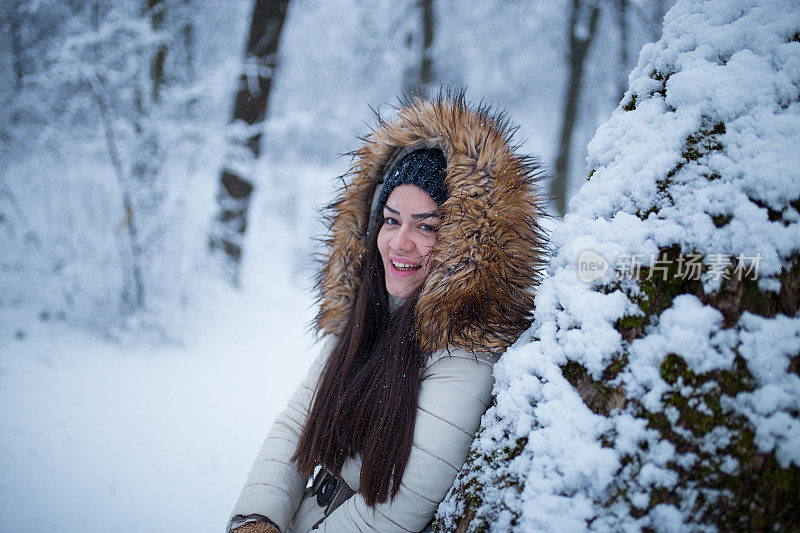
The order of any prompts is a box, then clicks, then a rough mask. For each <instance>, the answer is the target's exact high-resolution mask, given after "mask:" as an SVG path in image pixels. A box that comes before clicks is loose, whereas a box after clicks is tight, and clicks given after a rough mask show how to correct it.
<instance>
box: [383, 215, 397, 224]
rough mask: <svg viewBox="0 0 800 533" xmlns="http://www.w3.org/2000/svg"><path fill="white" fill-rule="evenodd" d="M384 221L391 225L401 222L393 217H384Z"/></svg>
mask: <svg viewBox="0 0 800 533" xmlns="http://www.w3.org/2000/svg"><path fill="white" fill-rule="evenodd" d="M383 223H384V224H390V225H394V224H399V222H397V220H396V219H394V218H392V217H383Z"/></svg>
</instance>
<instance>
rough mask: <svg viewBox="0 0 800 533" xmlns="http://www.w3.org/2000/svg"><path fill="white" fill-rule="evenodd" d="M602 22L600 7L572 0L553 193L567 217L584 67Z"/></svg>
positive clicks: (585, 1) (593, 3)
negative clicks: (565, 89) (575, 131)
mask: <svg viewBox="0 0 800 533" xmlns="http://www.w3.org/2000/svg"><path fill="white" fill-rule="evenodd" d="M599 18H600V4H599V3H597V2H592V1H590V0H572V6H571V8H570V14H569V25H568V27H567V32H568V35H569V80H568V82H567V91H566V94H565V95H564V114H563V119H562V122H561V136H560V138H559V144H558V157H557V158H556V178H555V179H554V180H553V185H552V188H551V190H550V193H551V195H552V196H553V197H554V199H555V202H556V210H557V211H558V213H559V214H560V215H562V216H563V215H564V213H565V212H566V208H567V190H568V187H567V184H568V180H569V160H570V155H571V152H572V150H571V148H572V134H573V131H574V129H575V122H576V120H577V116H578V104H579V100H580V95H581V89H582V87H581V83H582V81H583V74H584V63H585V60H586V55H587V53H588V52H589V47H590V46H591V45H592V41H593V40H594V37H595V30H596V29H597V20H598V19H599Z"/></svg>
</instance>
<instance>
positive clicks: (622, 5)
mask: <svg viewBox="0 0 800 533" xmlns="http://www.w3.org/2000/svg"><path fill="white" fill-rule="evenodd" d="M614 8H615V11H616V18H617V29H618V30H619V65H617V68H618V70H619V79H618V80H617V95H618V98H619V100H622V96H623V95H624V94H625V90H626V89H627V88H628V32H629V31H630V29H629V28H630V26H629V24H628V0H616V2H614ZM658 26H659V27H661V24H659V25H658Z"/></svg>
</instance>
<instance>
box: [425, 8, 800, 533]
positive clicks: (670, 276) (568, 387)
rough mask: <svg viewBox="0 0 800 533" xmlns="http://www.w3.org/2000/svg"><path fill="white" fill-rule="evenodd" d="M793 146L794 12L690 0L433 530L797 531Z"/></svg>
mask: <svg viewBox="0 0 800 533" xmlns="http://www.w3.org/2000/svg"><path fill="white" fill-rule="evenodd" d="M798 145H800V5H799V4H798V3H797V2H795V1H792V0H773V1H769V2H764V1H757V0H738V1H730V0H706V1H701V0H685V1H684V0H682V1H679V2H678V3H677V5H676V6H675V7H673V8H672V9H671V10H670V11H669V13H668V14H667V15H666V17H665V22H664V29H663V35H662V38H661V39H660V40H659V41H658V42H656V43H654V44H648V45H646V46H645V47H644V49H643V50H642V52H641V54H640V57H639V63H638V66H637V67H636V69H635V70H634V72H633V73H632V75H631V77H630V86H629V88H628V90H627V92H626V94H625V97H624V99H623V102H622V103H621V104H620V107H619V108H618V109H617V110H616V111H615V112H614V114H613V116H612V117H611V119H610V120H609V121H608V122H606V123H605V124H604V125H603V126H601V127H600V128H599V129H598V131H597V134H596V136H595V138H594V140H593V141H592V142H591V143H590V145H589V168H590V169H591V171H590V173H589V180H588V182H587V183H585V184H584V186H583V187H582V188H581V190H580V191H579V192H578V194H577V195H576V196H575V197H574V198H573V200H572V201H571V202H570V206H569V207H570V210H569V213H568V214H567V216H566V217H565V219H564V221H563V224H562V225H560V226H559V227H558V228H557V230H556V231H555V233H554V235H553V243H554V245H555V247H556V248H555V253H554V256H553V258H552V261H551V265H550V267H549V271H548V272H549V274H550V276H549V277H548V278H547V279H545V280H544V281H543V282H542V284H541V285H540V287H539V292H538V294H537V299H536V310H535V320H534V324H533V326H532V327H531V329H530V330H529V332H528V333H527V334H526V335H524V336H523V337H524V338H522V339H520V341H519V342H518V343H517V344H516V345H515V346H514V347H512V348H511V349H509V350H508V351H507V352H506V353H505V354H504V356H503V357H502V358H501V360H500V362H499V363H498V364H497V366H496V367H495V376H496V385H495V394H496V398H495V404H494V405H493V406H492V407H491V408H490V409H489V411H488V412H487V414H486V415H485V417H484V420H483V424H482V427H481V430H480V432H479V436H478V438H477V439H476V441H475V443H474V446H473V449H472V451H471V454H470V458H469V459H468V461H467V463H466V465H465V466H464V468H463V469H462V471H461V472H460V474H459V477H458V479H457V481H456V484H455V486H454V488H453V489H452V490H451V492H450V494H449V495H448V497H447V498H446V499H445V501H444V502H443V504H442V505H441V506H440V508H439V513H438V519H437V526H438V529H439V530H444V531H454V530H457V531H484V530H490V531H509V530H514V531H555V530H563V531H566V530H568V531H581V530H603V531H620V530H641V529H649V530H654V531H679V530H680V531H682V530H706V531H714V530H720V531H728V530H767V529H769V530H782V531H789V530H795V531H796V530H798V528H800V506H799V505H798V497H799V496H798V495H800V315H799V314H798V300H799V299H800V170H798V169H800V153H798V151H797V148H796V147H797V146H798Z"/></svg>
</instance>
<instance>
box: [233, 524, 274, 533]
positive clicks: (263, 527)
mask: <svg viewBox="0 0 800 533" xmlns="http://www.w3.org/2000/svg"><path fill="white" fill-rule="evenodd" d="M231 533H281V532H280V531H279V530H278V528H277V527H275V526H273V525H272V524H267V523H265V522H250V523H249V524H243V525H241V526H239V527H237V528H234V529H233V530H232V532H231Z"/></svg>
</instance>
